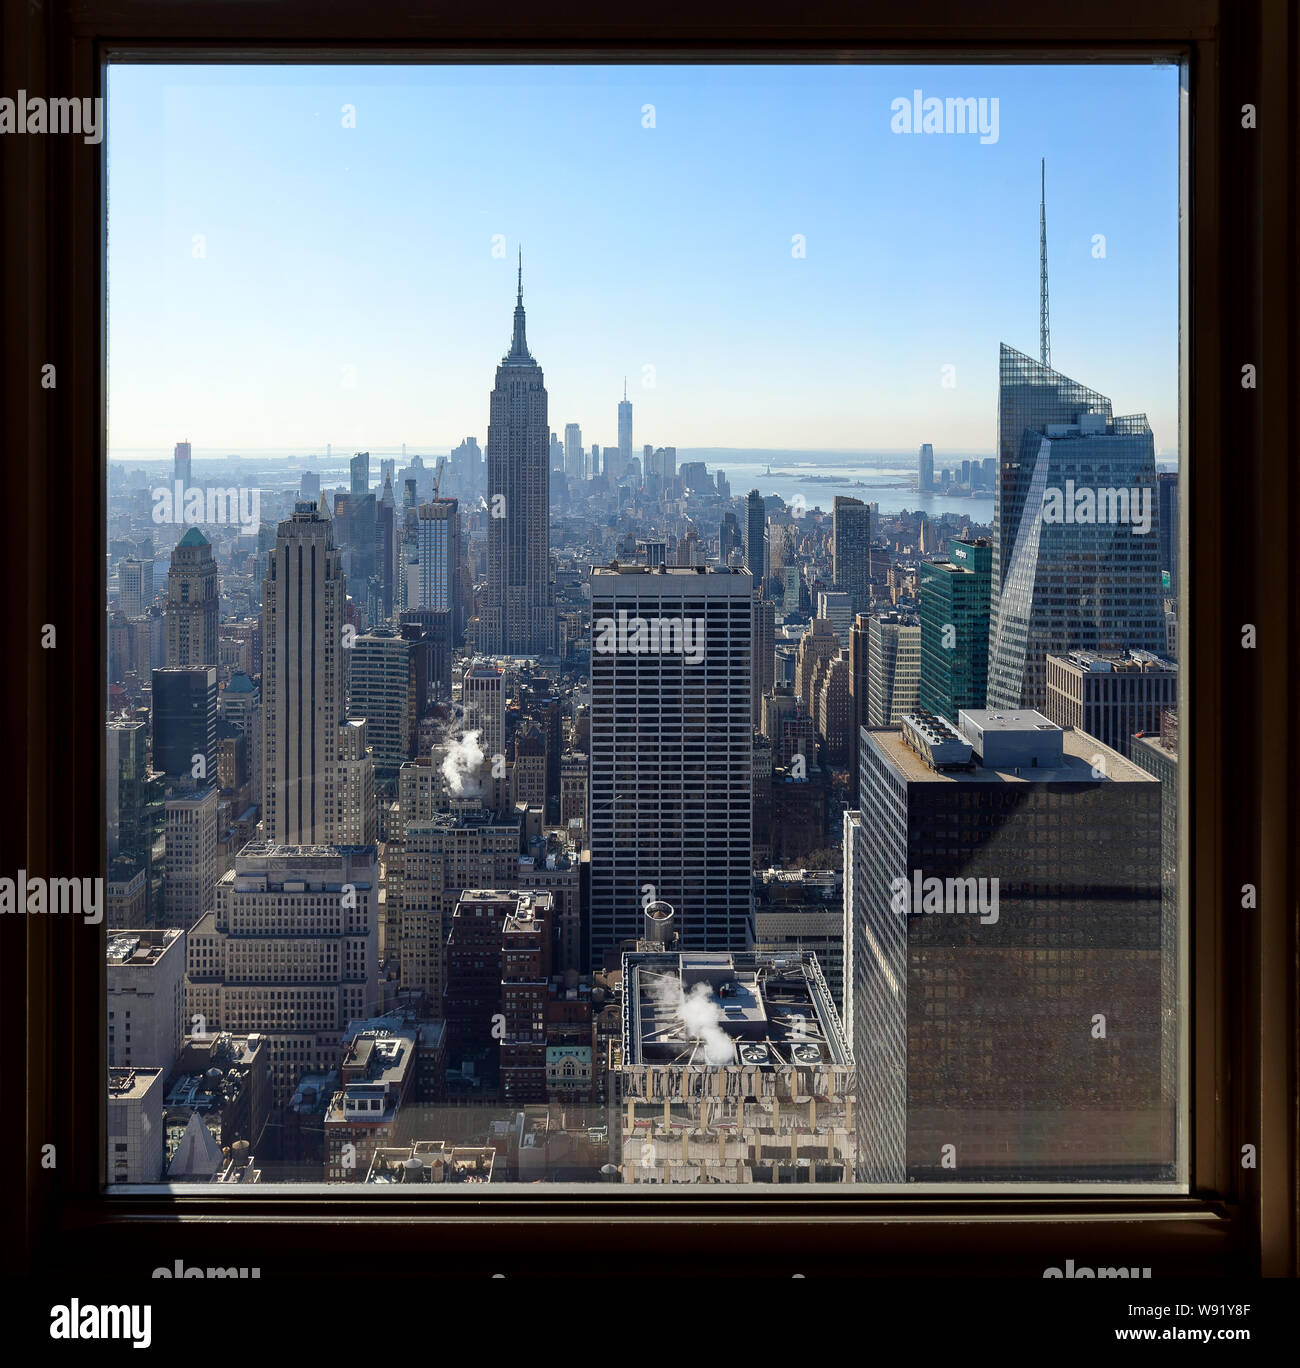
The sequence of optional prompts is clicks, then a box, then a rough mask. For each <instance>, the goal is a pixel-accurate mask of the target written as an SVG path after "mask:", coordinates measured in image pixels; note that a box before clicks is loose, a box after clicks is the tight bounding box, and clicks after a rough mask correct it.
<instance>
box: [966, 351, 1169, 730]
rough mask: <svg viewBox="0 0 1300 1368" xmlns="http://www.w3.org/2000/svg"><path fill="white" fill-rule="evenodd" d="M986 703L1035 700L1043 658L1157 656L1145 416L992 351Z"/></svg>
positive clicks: (1038, 702)
mask: <svg viewBox="0 0 1300 1368" xmlns="http://www.w3.org/2000/svg"><path fill="white" fill-rule="evenodd" d="M999 395H1000V400H999V409H998V413H999V430H998V447H999V454H1000V459H1001V471H1000V473H999V480H998V486H997V490H996V492H995V495H994V512H993V587H992V606H991V613H990V626H989V679H988V698H987V701H988V704H989V706H990V707H995V708H1019V707H1033V708H1037V709H1039V710H1040V711H1041V710H1042V709H1043V708H1044V707H1045V706H1046V699H1047V683H1046V656H1047V653H1048V652H1049V651H1051V652H1053V653H1056V654H1063V653H1068V652H1069V651H1072V650H1103V651H1105V650H1123V649H1125V648H1129V647H1132V648H1136V649H1139V650H1146V651H1154V652H1156V653H1162V652H1163V651H1164V650H1165V628H1164V617H1163V611H1162V604H1161V591H1160V567H1159V565H1158V561H1159V546H1158V539H1157V535H1156V532H1157V527H1156V509H1155V507H1154V504H1155V483H1156V480H1155V474H1156V472H1155V447H1154V441H1153V438H1152V434H1151V429H1150V427H1148V426H1147V421H1146V418H1145V416H1144V415H1142V414H1137V415H1134V416H1132V417H1126V418H1115V419H1113V420H1112V418H1111V412H1110V400H1109V399H1107V398H1105V396H1103V395H1100V394H1097V393H1095V392H1094V391H1092V390H1087V389H1085V388H1084V387H1083V386H1081V385H1078V384H1076V382H1075V381H1073V380H1068V379H1066V377H1064V376H1061V375H1058V374H1057V373H1056V372H1055V371H1053V370H1051V369H1049V368H1048V367H1046V366H1043V365H1041V364H1040V363H1039V362H1037V361H1033V360H1031V359H1030V358H1029V357H1027V356H1022V355H1021V354H1020V353H1019V352H1016V351H1013V350H1012V349H1011V348H1010V347H1007V346H1006V345H1003V348H1002V371H1001V385H1000V388H999Z"/></svg>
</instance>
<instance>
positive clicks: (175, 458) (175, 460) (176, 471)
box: [172, 442, 190, 489]
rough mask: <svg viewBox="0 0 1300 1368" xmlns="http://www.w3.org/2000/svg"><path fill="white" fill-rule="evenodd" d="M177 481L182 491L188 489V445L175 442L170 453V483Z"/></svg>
mask: <svg viewBox="0 0 1300 1368" xmlns="http://www.w3.org/2000/svg"><path fill="white" fill-rule="evenodd" d="M177 480H179V481H180V482H181V488H182V489H188V488H189V487H190V444H189V443H188V442H177V443H176V450H175V451H174V452H173V453H172V481H173V483H174V482H175V481H177Z"/></svg>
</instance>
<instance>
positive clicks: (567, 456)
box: [564, 423, 586, 480]
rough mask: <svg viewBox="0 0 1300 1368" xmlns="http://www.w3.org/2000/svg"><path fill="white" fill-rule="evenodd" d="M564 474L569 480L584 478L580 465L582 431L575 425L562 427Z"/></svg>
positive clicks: (569, 424)
mask: <svg viewBox="0 0 1300 1368" xmlns="http://www.w3.org/2000/svg"><path fill="white" fill-rule="evenodd" d="M564 473H565V474H566V475H567V476H568V477H569V479H571V480H582V479H585V478H586V471H585V470H584V469H583V463H582V429H581V428H580V427H579V426H578V424H577V423H566V424H565V425H564Z"/></svg>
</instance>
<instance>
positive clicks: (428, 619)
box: [397, 608, 455, 714]
mask: <svg viewBox="0 0 1300 1368" xmlns="http://www.w3.org/2000/svg"><path fill="white" fill-rule="evenodd" d="M397 621H398V627H399V630H400V631H401V633H402V635H403V636H404V637H407V638H408V639H410V640H413V641H418V642H419V644H420V650H421V651H422V652H423V655H424V659H423V661H422V662H420V663H419V664H418V665H417V669H418V670H419V672H420V675H421V676H422V678H423V680H424V688H423V689H422V690H420V711H421V713H422V714H423V713H424V711H425V708H426V705H427V704H428V703H431V702H434V701H435V700H437V699H444V700H446V699H450V698H451V666H452V658H453V656H454V655H455V641H454V639H453V632H452V614H451V613H439V612H436V611H435V610H434V609H432V608H407V609H405V610H404V611H403V612H401V613H399V614H398V618H397Z"/></svg>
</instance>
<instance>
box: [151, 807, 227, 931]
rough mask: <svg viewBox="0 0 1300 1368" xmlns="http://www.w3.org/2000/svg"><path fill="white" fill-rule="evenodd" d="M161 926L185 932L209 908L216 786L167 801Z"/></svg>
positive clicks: (213, 870)
mask: <svg viewBox="0 0 1300 1368" xmlns="http://www.w3.org/2000/svg"><path fill="white" fill-rule="evenodd" d="M164 841H165V842H166V847H165V854H164V861H165V863H164V869H165V871H166V874H165V884H164V887H165V890H166V891H165V899H164V901H165V917H164V924H165V925H167V926H175V927H179V928H180V929H181V930H187V929H188V928H189V927H191V926H193V925H194V923H195V922H196V921H198V919H199V918H200V917H201V916H202V915H203V914H204V913H205V912H207V911H208V910H209V909H210V908H211V907H212V896H213V894H212V887H213V883H214V881H215V880H216V877H217V786H216V784H215V783H213V784H212V785H211V786H210V787H208V788H197V789H191V790H189V791H188V792H180V793H174V794H171V795H169V796H168V798H167V815H166V826H165V828H164Z"/></svg>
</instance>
